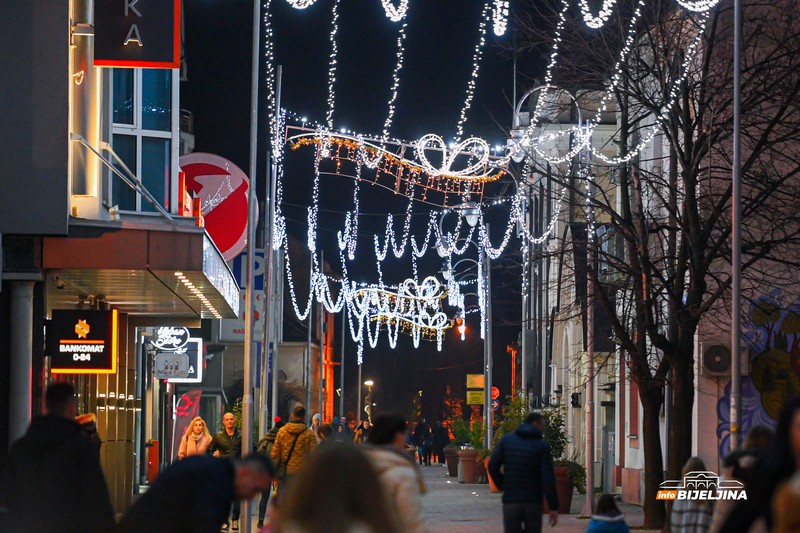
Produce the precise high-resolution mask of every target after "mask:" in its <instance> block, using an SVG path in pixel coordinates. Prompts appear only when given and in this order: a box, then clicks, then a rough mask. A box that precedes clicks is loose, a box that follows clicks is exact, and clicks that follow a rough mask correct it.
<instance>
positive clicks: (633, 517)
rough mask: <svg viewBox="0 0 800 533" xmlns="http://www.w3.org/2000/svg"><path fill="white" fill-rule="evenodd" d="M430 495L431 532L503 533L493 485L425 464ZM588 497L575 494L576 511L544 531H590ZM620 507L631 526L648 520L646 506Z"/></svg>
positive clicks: (427, 502)
mask: <svg viewBox="0 0 800 533" xmlns="http://www.w3.org/2000/svg"><path fill="white" fill-rule="evenodd" d="M421 468H422V472H423V475H424V476H425V482H426V483H427V484H428V494H426V495H425V497H424V498H423V504H424V507H425V518H426V521H427V523H428V529H429V531H430V533H502V531H503V519H502V516H503V510H502V503H501V501H500V497H501V494H492V493H491V491H490V490H489V485H466V484H464V483H459V482H458V480H457V479H456V478H451V477H448V476H447V468H444V467H442V466H438V465H435V466H430V467H421ZM583 502H584V497H583V496H581V495H580V494H577V493H576V494H575V496H574V497H573V498H572V513H573V514H569V515H561V516H560V517H559V519H558V525H557V526H556V527H550V525H549V524H547V523H546V521H545V525H544V527H543V528H542V531H543V532H550V531H564V532H568V533H573V532H575V533H577V532H583V531H586V528H587V527H588V526H589V520H587V519H584V518H578V514H577V513H579V512H580V510H581V507H582V506H583ZM619 506H620V510H621V511H622V512H623V513H624V514H625V519H626V521H627V522H628V525H630V526H631V528H634V527H638V526H641V524H642V521H643V519H644V515H643V512H642V508H641V507H639V506H636V505H628V504H625V503H620V504H619Z"/></svg>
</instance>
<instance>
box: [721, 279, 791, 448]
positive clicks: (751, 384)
mask: <svg viewBox="0 0 800 533" xmlns="http://www.w3.org/2000/svg"><path fill="white" fill-rule="evenodd" d="M747 319H748V320H747V321H746V323H745V324H744V327H745V331H744V337H745V340H746V342H747V345H748V349H749V354H750V368H751V370H750V375H749V376H745V377H743V378H742V420H741V429H742V435H747V433H748V432H749V431H750V429H751V428H753V427H755V426H758V425H763V426H768V427H772V428H774V427H775V424H776V422H775V421H776V420H777V419H778V415H779V413H780V411H781V409H782V408H783V405H784V404H785V403H786V402H787V401H788V400H789V399H791V398H793V397H795V396H798V395H800V305H798V304H797V303H791V304H789V303H787V302H786V301H785V300H784V298H782V293H781V292H779V291H775V292H773V293H771V294H769V295H765V296H762V297H761V298H759V299H758V300H757V301H756V302H755V303H754V304H752V305H751V307H750V310H749V313H748V316H747ZM730 397H731V384H730V381H729V382H728V384H727V385H726V386H725V394H724V395H723V396H722V398H721V399H720V401H719V403H718V404H717V415H718V417H719V425H718V426H717V437H719V438H720V445H719V453H720V457H725V456H726V455H727V454H728V452H729V451H730V442H729V438H730V404H731V402H730Z"/></svg>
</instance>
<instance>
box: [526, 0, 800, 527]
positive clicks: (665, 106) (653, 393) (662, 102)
mask: <svg viewBox="0 0 800 533" xmlns="http://www.w3.org/2000/svg"><path fill="white" fill-rule="evenodd" d="M636 4H637V2H634V1H629V0H620V2H619V4H618V6H617V12H616V14H615V15H614V16H612V18H611V20H610V21H609V23H608V24H607V26H606V27H605V29H601V30H590V29H588V28H586V27H585V25H584V24H583V23H582V20H581V19H580V14H579V13H576V12H571V13H570V15H569V17H568V21H567V24H566V26H565V31H564V34H563V42H562V43H561V45H560V52H561V53H560V59H559V63H558V65H557V68H556V69H555V71H554V77H553V82H554V83H555V84H556V85H558V86H560V87H563V88H565V89H567V90H571V91H579V90H586V89H598V88H600V87H601V86H602V85H604V84H605V83H606V80H609V79H611V78H612V76H613V75H614V73H615V66H617V60H618V58H619V56H620V50H621V49H622V47H623V43H624V42H625V38H626V35H627V34H626V32H627V28H628V24H629V23H630V20H631V18H632V16H633V14H634V12H635V8H636ZM639 6H640V7H639V9H641V12H640V14H638V15H637V17H638V20H637V21H636V25H635V39H634V41H633V46H632V47H631V49H630V52H629V53H628V55H627V57H626V58H625V61H622V62H620V63H619V65H618V66H617V72H618V73H619V83H617V84H615V87H614V88H613V94H612V100H613V101H614V103H615V104H616V106H617V107H618V109H619V113H618V122H617V124H618V131H617V133H616V135H615V136H614V140H613V142H614V143H615V144H616V145H617V146H618V154H619V156H620V157H621V158H623V159H626V160H627V159H628V157H629V155H631V156H633V157H632V158H631V159H630V160H629V161H626V162H624V163H622V164H619V165H613V164H609V166H608V167H606V168H603V167H602V166H596V167H595V172H596V173H597V175H602V174H604V173H609V172H611V173H613V176H614V177H615V181H616V185H615V186H613V187H612V186H610V185H608V186H605V187H602V186H601V187H600V188H599V191H598V192H597V194H596V195H595V196H594V198H592V199H591V202H592V203H593V205H594V208H595V210H596V211H597V212H598V213H599V214H602V216H604V217H606V220H607V221H608V224H609V225H610V227H611V229H612V232H613V235H614V238H615V239H616V240H617V242H619V243H620V244H621V246H619V247H613V248H609V249H608V250H606V251H603V252H601V254H600V255H601V261H602V262H604V263H605V264H606V265H608V271H609V272H610V273H611V275H610V276H604V275H600V274H599V273H598V271H597V269H596V265H589V266H588V268H589V272H590V277H591V278H592V281H593V283H594V287H595V295H596V297H597V298H598V299H599V301H600V302H601V303H602V307H603V309H604V311H605V313H606V315H607V316H608V317H609V319H610V320H611V324H612V327H613V332H614V336H615V340H616V342H617V343H618V345H619V347H620V349H621V351H622V352H623V353H624V355H625V362H626V364H627V367H628V369H629V373H630V379H632V380H633V381H635V382H636V384H637V385H638V389H639V396H640V400H641V402H642V406H643V413H642V416H643V432H644V434H643V446H644V454H645V462H646V465H647V466H646V469H645V495H644V508H645V527H661V526H662V525H663V523H664V519H665V508H664V506H663V504H662V503H661V502H658V501H657V500H656V491H657V490H658V486H659V484H660V482H661V481H662V478H663V476H662V471H663V463H662V447H661V442H660V437H659V435H660V429H659V412H660V410H661V407H662V405H663V404H664V401H665V394H664V390H665V385H667V384H668V385H669V386H670V387H671V391H672V394H671V401H672V405H671V407H672V409H673V412H675V413H676V414H677V415H678V416H675V417H674V419H673V420H672V423H671V426H670V428H669V435H668V439H669V446H668V460H667V470H668V473H669V476H670V477H671V478H673V479H677V478H678V477H679V474H680V470H681V467H682V465H683V464H684V462H685V461H686V460H687V459H688V458H689V456H690V455H691V442H692V417H691V416H690V414H691V412H692V406H693V402H694V394H695V390H694V389H695V382H694V337H695V333H696V332H697V331H698V326H699V325H700V323H701V320H702V319H703V318H704V317H707V316H711V314H713V313H721V314H722V315H723V316H724V315H726V312H725V307H724V305H725V304H726V297H727V294H728V291H729V289H730V285H731V278H730V271H729V268H728V267H727V265H728V264H729V262H730V253H731V247H730V237H731V226H730V223H729V221H730V210H731V204H730V197H731V180H730V176H731V145H732V134H733V122H732V94H733V88H732V87H733V83H732V35H733V31H732V22H733V21H732V10H731V6H730V4H729V3H721V4H719V5H717V6H716V7H715V8H713V9H712V10H711V11H710V12H709V13H708V15H707V21H704V17H705V16H704V15H702V14H698V13H690V12H688V11H685V10H683V9H682V8H681V7H680V6H679V5H677V4H676V3H673V2H666V1H664V0H655V1H653V2H646V3H642V4H639ZM744 9H745V13H746V16H745V25H744V39H743V42H744V45H743V46H744V50H743V53H742V57H743V65H742V69H743V92H742V101H741V106H742V116H743V117H744V120H743V124H742V126H743V128H742V129H743V138H742V148H743V158H742V176H743V205H742V209H741V213H742V218H743V245H742V261H743V265H742V267H743V273H744V275H745V277H746V280H745V281H746V284H745V285H746V289H750V292H749V293H747V292H746V293H745V294H746V295H748V294H749V296H750V297H754V296H756V295H757V291H758V290H759V289H760V288H762V287H770V288H771V287H775V286H785V287H796V286H797V279H796V278H797V277H796V274H797V268H798V266H800V256H798V254H797V252H796V250H797V245H798V244H800V242H799V241H800V231H798V230H799V229H800V220H799V219H798V209H797V208H796V205H795V204H796V200H797V198H798V192H800V190H799V189H800V188H799V186H798V184H799V183H800V180H798V173H800V155H799V154H800V150H797V147H798V146H800V144H798V141H800V109H798V105H799V103H800V71H798V69H797V68H796V67H795V66H794V64H793V62H794V61H795V58H796V57H797V56H798V53H800V0H776V1H774V2H768V3H767V2H765V3H758V2H757V1H751V2H746V6H745V8H744ZM559 11H560V7H559V6H553V5H551V6H546V5H544V6H543V5H542V4H541V3H538V2H537V3H531V4H530V5H529V6H528V7H527V8H526V9H525V10H522V11H521V12H519V13H518V21H519V28H520V37H519V43H520V46H521V47H522V50H523V51H524V50H538V51H542V50H543V48H542V46H543V44H544V43H547V42H549V41H551V40H552V37H551V36H552V29H553V27H554V25H555V24H554V23H555V21H556V20H557V14H558V12H559ZM696 39H699V41H698V42H699V46H698V48H697V53H696V54H692V43H693V42H695V40H696ZM653 126H657V127H658V128H659V129H660V132H661V133H660V134H658V135H656V136H655V137H654V139H653V141H652V142H656V143H662V145H663V146H664V147H666V151H665V153H664V154H663V155H661V156H659V157H653V158H652V160H650V161H646V160H644V158H643V157H641V156H638V155H635V154H634V152H638V150H639V149H640V148H641V146H640V145H641V144H642V142H643V141H645V140H647V138H648V137H649V134H648V132H649V131H650V130H651V128H652V127H653ZM562 181H563V183H564V184H565V185H567V186H570V187H573V183H574V182H573V181H571V180H569V179H566V177H562ZM573 194H574V195H575V197H577V198H579V199H580V198H583V199H585V192H584V190H583V188H582V187H578V186H575V187H574V190H573ZM581 195H584V196H581ZM582 203H583V202H578V204H582ZM620 300H622V303H620ZM728 309H729V307H728ZM727 317H728V318H729V313H728V314H727ZM732 351H733V353H736V351H737V350H736V349H734V350H732Z"/></svg>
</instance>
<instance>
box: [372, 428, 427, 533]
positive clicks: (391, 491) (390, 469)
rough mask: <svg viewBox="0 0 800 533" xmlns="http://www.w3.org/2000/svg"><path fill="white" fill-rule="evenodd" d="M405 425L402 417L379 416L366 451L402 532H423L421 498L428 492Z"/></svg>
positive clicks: (388, 505) (387, 504)
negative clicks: (408, 445)
mask: <svg viewBox="0 0 800 533" xmlns="http://www.w3.org/2000/svg"><path fill="white" fill-rule="evenodd" d="M406 426H407V423H406V421H405V419H404V418H403V417H402V416H400V415H395V414H383V415H380V416H378V417H376V418H375V424H374V425H373V426H372V432H371V433H370V435H369V439H368V442H367V444H366V445H365V446H364V451H365V452H366V453H367V457H368V458H369V460H370V464H372V467H373V468H374V469H375V472H376V473H377V474H378V478H379V479H380V481H381V485H382V487H383V490H384V498H385V502H386V506H387V507H388V508H390V509H393V510H395V511H396V513H397V515H396V516H397V517H398V520H399V521H400V525H401V530H402V531H403V533H423V532H425V531H426V529H425V524H424V521H423V519H422V495H423V494H425V493H426V492H427V489H426V487H425V482H424V481H423V479H422V474H421V473H420V471H419V469H418V468H417V465H416V463H414V459H413V458H411V457H410V456H409V455H408V454H407V453H406V451H405V450H406Z"/></svg>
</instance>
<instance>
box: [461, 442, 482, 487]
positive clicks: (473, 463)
mask: <svg viewBox="0 0 800 533" xmlns="http://www.w3.org/2000/svg"><path fill="white" fill-rule="evenodd" d="M477 459H478V450H461V451H459V452H458V460H459V463H460V464H461V470H462V472H463V473H464V483H477V480H476V477H475V474H476V469H477V466H478V462H477Z"/></svg>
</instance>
